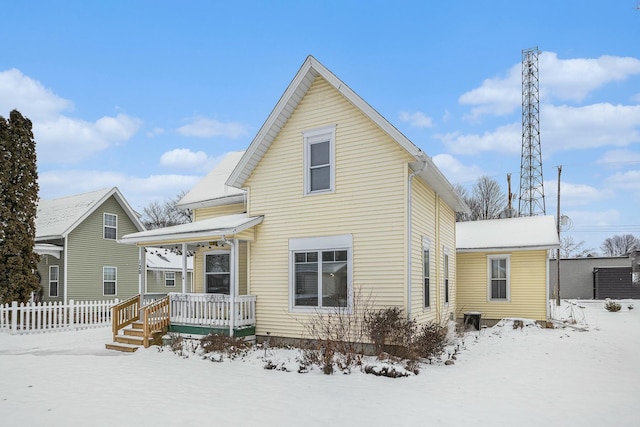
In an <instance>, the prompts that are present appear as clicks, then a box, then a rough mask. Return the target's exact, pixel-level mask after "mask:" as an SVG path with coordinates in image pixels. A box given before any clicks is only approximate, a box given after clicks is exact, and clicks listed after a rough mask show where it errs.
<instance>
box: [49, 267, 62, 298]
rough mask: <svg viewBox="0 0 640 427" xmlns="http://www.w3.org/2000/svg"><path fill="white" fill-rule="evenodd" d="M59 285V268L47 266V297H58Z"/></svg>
mask: <svg viewBox="0 0 640 427" xmlns="http://www.w3.org/2000/svg"><path fill="white" fill-rule="evenodd" d="M59 284H60V267H59V266H57V265H50V266H49V296H50V297H57V296H58V285H59Z"/></svg>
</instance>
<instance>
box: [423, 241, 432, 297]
mask: <svg viewBox="0 0 640 427" xmlns="http://www.w3.org/2000/svg"><path fill="white" fill-rule="evenodd" d="M430 248H431V242H430V241H429V239H427V238H423V239H422V278H423V289H422V292H423V295H424V298H423V304H424V308H430V307H431V283H430V281H431V280H430V279H431V251H430Z"/></svg>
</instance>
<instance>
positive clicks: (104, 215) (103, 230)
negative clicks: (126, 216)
mask: <svg viewBox="0 0 640 427" xmlns="http://www.w3.org/2000/svg"><path fill="white" fill-rule="evenodd" d="M107 215H111V216H114V217H115V218H116V226H115V227H113V226H111V225H107ZM107 227H108V228H115V229H116V237H115V238H114V239H108V238H106V237H104V236H105V229H106V228H107ZM102 238H103V239H104V240H114V241H115V240H118V215H117V214H113V213H109V212H105V213H103V214H102Z"/></svg>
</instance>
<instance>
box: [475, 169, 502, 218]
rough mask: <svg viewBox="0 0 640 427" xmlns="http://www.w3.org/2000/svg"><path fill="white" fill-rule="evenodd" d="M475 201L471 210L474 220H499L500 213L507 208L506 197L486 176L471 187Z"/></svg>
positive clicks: (495, 182) (494, 181)
mask: <svg viewBox="0 0 640 427" xmlns="http://www.w3.org/2000/svg"><path fill="white" fill-rule="evenodd" d="M473 198H474V200H475V204H474V206H470V208H471V209H472V212H471V213H472V215H473V217H474V219H476V220H479V219H495V218H500V213H501V212H502V211H503V210H504V209H505V207H506V206H507V196H506V195H505V194H504V193H503V192H502V189H501V188H500V184H498V181H496V180H495V179H492V178H489V177H488V176H481V177H480V179H479V180H478V182H476V183H475V184H474V186H473Z"/></svg>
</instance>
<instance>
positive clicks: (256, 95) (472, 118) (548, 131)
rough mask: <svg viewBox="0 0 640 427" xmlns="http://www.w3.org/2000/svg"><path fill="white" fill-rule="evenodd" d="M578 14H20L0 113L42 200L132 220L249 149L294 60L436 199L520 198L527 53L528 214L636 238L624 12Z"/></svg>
mask: <svg viewBox="0 0 640 427" xmlns="http://www.w3.org/2000/svg"><path fill="white" fill-rule="evenodd" d="M637 7H638V2H636V1H633V0H616V1H611V0H601V1H600V0H598V1H596V0H594V1H584V0H583V1H573V0H568V1H557V0H556V1H546V0H543V1H536V2H518V1H491V2H479V1H458V2H425V1H397V2H381V1H366V2H364V1H363V2H356V1H315V2H306V1H299V2H293V1H291V2H279V1H270V2H267V1H238V2H229V1H225V2H216V1H182V2H175V1H172V2H167V1H157V0H156V1H135V2H130V1H108V2H107V1H104V2H86V1H70V0H69V1H46V2H45V1H42V2H35V1H28V0H25V1H20V2H9V3H7V4H4V5H3V7H2V15H3V18H2V25H1V26H0V40H2V42H3V47H2V54H0V115H3V116H5V117H6V116H7V115H8V114H9V111H11V110H12V109H14V108H17V109H19V110H20V111H21V112H22V113H23V114H24V115H26V116H27V117H29V118H30V119H31V120H32V121H33V123H34V133H35V137H36V141H37V152H38V169H39V174H40V188H41V197H42V198H45V199H47V198H54V197H61V196H65V195H71V194H76V193H81V192H84V191H92V190H96V189H99V188H105V187H111V186H114V185H115V186H118V187H119V188H120V189H121V190H122V192H123V193H124V195H125V197H127V199H128V200H129V202H130V203H131V205H132V206H133V207H134V208H135V209H137V210H140V211H141V210H142V208H143V207H144V206H145V205H147V204H148V203H149V202H151V201H155V200H158V201H162V200H165V199H167V198H168V197H172V196H175V195H176V194H177V193H179V192H180V191H182V190H188V189H190V188H191V187H193V185H194V184H195V183H196V182H197V181H198V180H199V179H200V178H202V177H203V176H204V175H205V174H206V173H207V172H208V171H209V170H210V169H211V168H212V167H213V166H214V165H215V164H216V162H217V161H219V159H220V158H221V157H222V156H223V155H224V154H225V153H226V152H228V151H235V150H241V149H244V148H246V147H247V146H248V144H249V143H250V142H251V140H252V138H253V136H254V135H255V133H256V132H257V131H258V129H259V128H260V126H261V125H262V123H263V121H264V120H265V119H266V118H267V116H268V114H269V113H270V112H271V109H272V108H273V107H274V106H275V104H276V102H277V101H278V99H279V97H280V96H281V95H282V93H283V91H284V90H285V88H286V87H287V85H288V84H289V82H290V81H291V79H292V78H293V76H294V75H295V73H296V72H297V70H298V68H299V67H300V65H301V64H302V62H303V61H304V59H305V58H306V56H307V55H309V54H311V55H313V56H315V57H316V58H317V59H318V60H319V61H320V62H322V63H323V64H324V65H325V66H326V67H327V68H329V69H330V70H331V71H333V72H334V73H335V74H336V75H337V76H338V77H339V78H340V79H342V80H343V81H344V82H345V83H346V84H348V85H349V86H350V87H351V88H352V89H353V90H355V91H356V92H357V93H358V94H359V95H360V96H361V97H362V98H364V99H365V100H366V101H367V102H368V103H369V104H371V105H372V106H373V107H374V108H375V109H376V110H378V111H379V112H380V113H381V114H382V115H383V116H385V117H386V118H387V119H388V120H389V121H390V122H391V123H393V124H394V125H395V126H396V127H397V128H398V129H399V130H400V131H402V132H403V133H404V134H405V135H406V136H407V137H409V139H411V140H412V141H413V142H414V143H415V144H416V145H418V146H419V147H421V148H422V149H423V150H424V151H425V152H426V153H427V154H428V155H430V156H431V157H433V159H434V161H435V162H436V164H437V165H438V166H439V168H440V169H441V170H442V171H443V173H444V174H445V175H446V176H447V178H449V180H450V181H451V182H452V183H462V184H463V185H465V186H471V185H473V183H474V181H475V180H477V179H478V178H479V177H480V176H481V175H488V176H491V177H493V178H494V179H496V180H498V181H499V182H500V183H501V185H502V186H503V188H504V190H505V192H506V175H507V174H508V173H511V174H512V186H513V189H512V190H513V191H514V192H515V193H518V192H519V188H518V186H519V173H520V149H521V124H520V123H521V118H520V117H521V77H520V61H521V51H522V50H523V49H527V48H531V47H534V46H538V47H539V49H540V51H541V54H540V94H541V102H540V107H541V113H540V130H541V144H542V154H543V165H544V170H543V174H544V181H545V195H546V209H547V214H551V215H555V212H556V186H557V180H556V176H557V168H556V167H557V166H558V165H562V166H563V169H562V180H561V182H562V187H561V195H562V202H561V206H562V213H563V214H564V215H567V216H569V217H570V218H571V228H570V229H569V230H567V232H566V235H568V236H572V237H573V238H574V240H575V241H577V242H579V241H582V240H584V241H585V246H586V247H591V248H594V249H598V248H599V246H600V244H601V243H602V241H603V240H604V238H606V237H608V236H611V235H613V234H623V233H632V234H635V235H636V236H640V219H639V216H638V206H639V203H640V48H639V45H638V40H640V10H637V9H636V8H637Z"/></svg>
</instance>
